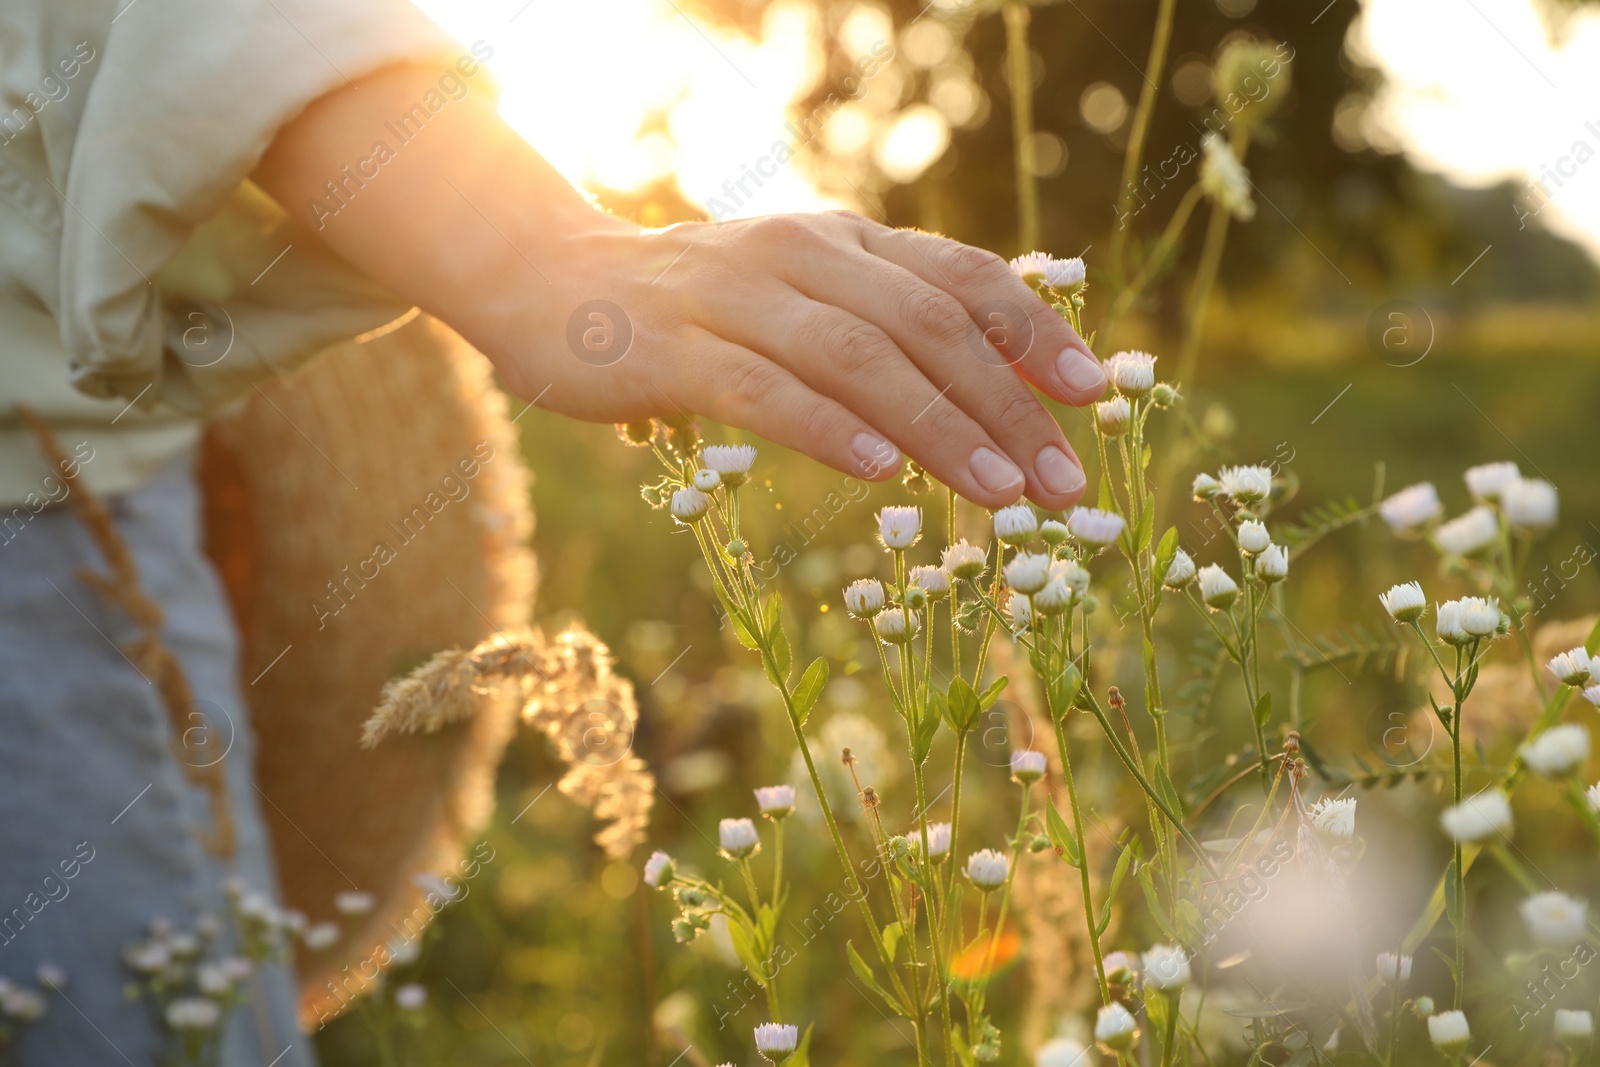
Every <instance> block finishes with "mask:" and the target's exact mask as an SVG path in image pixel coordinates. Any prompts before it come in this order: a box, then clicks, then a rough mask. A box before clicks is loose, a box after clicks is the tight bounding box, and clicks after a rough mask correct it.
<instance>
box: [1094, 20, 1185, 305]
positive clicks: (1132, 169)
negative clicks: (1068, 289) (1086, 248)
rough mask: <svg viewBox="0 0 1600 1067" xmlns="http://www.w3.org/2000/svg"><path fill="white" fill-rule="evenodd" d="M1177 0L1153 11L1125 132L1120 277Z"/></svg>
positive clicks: (1116, 238)
mask: <svg viewBox="0 0 1600 1067" xmlns="http://www.w3.org/2000/svg"><path fill="white" fill-rule="evenodd" d="M1177 6H1178V4H1177V0H1161V7H1160V9H1159V10H1158V11H1157V13H1156V28H1155V33H1154V34H1153V35H1152V36H1151V38H1150V59H1149V61H1148V62H1147V63H1146V64H1145V70H1144V84H1143V85H1142V86H1140V88H1139V106H1138V107H1137V108H1136V109H1135V110H1134V113H1133V128H1132V129H1131V130H1130V131H1129V133H1128V150H1127V152H1125V153H1124V154H1123V157H1122V189H1121V191H1120V192H1119V193H1118V194H1117V228H1116V230H1115V231H1113V234H1112V238H1111V274H1112V277H1114V278H1118V279H1120V278H1121V277H1122V260H1123V254H1124V251H1125V250H1126V248H1127V244H1128V216H1129V209H1130V208H1131V207H1132V205H1133V196H1134V189H1135V183H1136V181H1137V180H1138V177H1139V166H1140V164H1142V163H1143V162H1144V142H1145V138H1146V137H1147V136H1148V135H1149V133H1150V119H1151V117H1152V116H1153V115H1154V114H1155V109H1156V97H1157V96H1158V95H1159V93H1160V90H1161V76H1162V73H1163V72H1164V70H1165V68H1166V65H1167V49H1168V46H1169V45H1170V44H1171V42H1172V16H1173V13H1174V12H1175V11H1176V10H1177Z"/></svg>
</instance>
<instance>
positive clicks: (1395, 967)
mask: <svg viewBox="0 0 1600 1067" xmlns="http://www.w3.org/2000/svg"><path fill="white" fill-rule="evenodd" d="M1378 977H1379V978H1381V979H1383V980H1384V981H1385V982H1399V983H1400V984H1401V985H1404V984H1405V983H1407V982H1409V981H1411V957H1410V956H1400V955H1396V954H1395V953H1393V952H1380V953H1378Z"/></svg>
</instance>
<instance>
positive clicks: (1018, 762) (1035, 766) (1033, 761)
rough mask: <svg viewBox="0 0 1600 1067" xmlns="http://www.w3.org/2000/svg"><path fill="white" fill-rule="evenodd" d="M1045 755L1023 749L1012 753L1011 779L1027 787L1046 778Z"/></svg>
mask: <svg viewBox="0 0 1600 1067" xmlns="http://www.w3.org/2000/svg"><path fill="white" fill-rule="evenodd" d="M1044 765H1045V763H1044V753H1043V752H1035V751H1033V750H1032V749H1023V750H1021V751H1018V752H1013V753H1011V777H1012V778H1014V779H1016V780H1017V781H1019V782H1021V783H1022V784H1023V785H1027V784H1028V783H1029V782H1037V781H1038V780H1039V779H1041V778H1043V777H1044Z"/></svg>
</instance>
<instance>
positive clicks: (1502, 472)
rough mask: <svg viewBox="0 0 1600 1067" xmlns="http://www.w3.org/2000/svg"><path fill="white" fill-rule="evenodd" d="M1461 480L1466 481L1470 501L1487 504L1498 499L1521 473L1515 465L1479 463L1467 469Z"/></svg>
mask: <svg viewBox="0 0 1600 1067" xmlns="http://www.w3.org/2000/svg"><path fill="white" fill-rule="evenodd" d="M1462 478H1464V479H1465V480H1466V483H1467V491H1468V492H1469V493H1471V494H1472V499H1474V500H1480V501H1486V502H1487V501H1492V500H1498V499H1500V493H1501V491H1502V490H1504V489H1505V488H1506V486H1508V485H1510V484H1511V483H1512V482H1515V481H1518V480H1520V479H1521V478H1522V471H1521V470H1519V469H1518V468H1517V465H1516V464H1515V463H1480V464H1479V465H1478V466H1476V467H1468V468H1467V470H1466V473H1465V474H1463V475H1462Z"/></svg>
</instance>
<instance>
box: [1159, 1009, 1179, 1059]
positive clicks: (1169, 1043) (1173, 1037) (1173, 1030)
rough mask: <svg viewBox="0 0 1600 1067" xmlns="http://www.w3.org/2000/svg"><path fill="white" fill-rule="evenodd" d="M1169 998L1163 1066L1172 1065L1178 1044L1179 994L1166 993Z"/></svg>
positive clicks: (1162, 1052)
mask: <svg viewBox="0 0 1600 1067" xmlns="http://www.w3.org/2000/svg"><path fill="white" fill-rule="evenodd" d="M1165 996H1166V998H1167V1032H1166V1035H1165V1037H1164V1039H1163V1040H1162V1043H1161V1067H1172V1053H1173V1049H1174V1048H1175V1047H1176V1046H1177V1044H1178V1041H1177V1032H1178V995H1177V994H1176V993H1168V994H1165Z"/></svg>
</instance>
